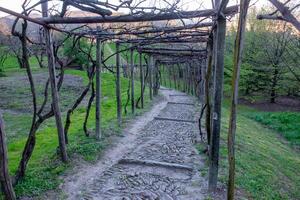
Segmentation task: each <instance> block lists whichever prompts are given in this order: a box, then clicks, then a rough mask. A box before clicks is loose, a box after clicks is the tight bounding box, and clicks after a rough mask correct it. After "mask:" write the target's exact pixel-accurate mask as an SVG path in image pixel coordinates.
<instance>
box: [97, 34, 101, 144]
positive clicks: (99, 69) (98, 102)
mask: <svg viewBox="0 0 300 200" xmlns="http://www.w3.org/2000/svg"><path fill="white" fill-rule="evenodd" d="M96 48H97V52H96V138H97V140H100V139H101V137H102V135H101V127H100V125H101V65H102V63H101V62H102V61H101V59H102V42H101V40H100V38H97V47H96Z"/></svg>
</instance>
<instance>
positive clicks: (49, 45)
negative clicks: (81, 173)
mask: <svg viewBox="0 0 300 200" xmlns="http://www.w3.org/2000/svg"><path fill="white" fill-rule="evenodd" d="M46 4H47V2H46V3H43V6H42V12H43V15H44V16H43V17H46V15H47V12H48V11H47V10H46V9H47V7H48V6H46ZM44 31H45V41H46V51H47V56H48V70H49V80H50V85H51V94H52V109H53V113H54V116H55V122H56V127H57V133H58V142H59V148H60V154H61V159H62V161H63V162H67V161H68V155H67V148H66V142H65V134H64V127H63V124H62V119H61V111H60V107H59V95H58V90H57V83H56V82H57V81H56V75H55V58H54V53H53V42H52V36H51V33H50V29H49V28H48V27H44Z"/></svg>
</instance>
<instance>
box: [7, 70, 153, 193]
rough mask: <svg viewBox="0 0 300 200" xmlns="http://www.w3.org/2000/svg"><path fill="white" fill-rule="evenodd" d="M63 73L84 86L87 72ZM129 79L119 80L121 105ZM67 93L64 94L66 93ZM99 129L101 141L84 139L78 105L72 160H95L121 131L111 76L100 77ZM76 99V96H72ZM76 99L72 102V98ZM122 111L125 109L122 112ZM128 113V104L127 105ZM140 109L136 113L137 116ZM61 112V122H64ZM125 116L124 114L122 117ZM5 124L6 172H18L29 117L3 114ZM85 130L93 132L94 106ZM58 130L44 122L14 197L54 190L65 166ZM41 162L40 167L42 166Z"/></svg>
mask: <svg viewBox="0 0 300 200" xmlns="http://www.w3.org/2000/svg"><path fill="white" fill-rule="evenodd" d="M66 74H71V75H75V76H81V77H82V78H83V79H82V81H83V84H84V85H85V84H86V83H87V78H86V73H85V72H83V71H76V70H67V71H66ZM128 83H129V80H128V79H125V78H122V79H121V85H122V104H123V106H124V104H125V102H126V98H127V93H126V91H127V86H128ZM139 87H140V84H139V82H136V90H135V94H136V98H137V97H138V96H139V95H140V89H139ZM65 92H67V91H65ZM102 93H103V94H102V95H103V96H102V105H101V109H102V114H103V115H102V116H101V120H102V125H101V126H102V130H103V134H104V139H103V140H102V141H100V142H99V141H97V140H95V139H94V138H93V136H91V137H86V136H85V135H84V132H83V129H82V123H83V120H84V117H85V106H80V107H79V108H78V109H77V110H76V111H75V112H74V114H73V115H72V118H71V120H72V122H73V123H72V124H71V127H70V130H69V140H70V144H69V145H68V153H69V156H70V157H71V159H73V160H74V159H78V158H79V157H80V158H82V159H85V160H87V161H90V162H93V161H96V160H97V158H98V157H99V155H101V151H102V150H103V149H104V148H105V147H107V146H108V145H109V144H110V142H111V141H110V137H109V136H111V135H120V134H121V133H120V129H119V127H118V126H117V125H116V124H117V123H116V97H115V77H114V75H113V74H109V73H103V74H102ZM147 94H148V90H146V92H145V101H146V102H145V105H147V106H146V109H147V108H149V106H150V100H149V98H148V96H149V95H147ZM74 98H75V97H74ZM74 100H75V99H74ZM123 110H124V109H123ZM128 110H129V111H130V105H129V106H128ZM141 112H143V111H142V110H137V114H136V115H139V114H140V113H141ZM65 114H66V113H63V119H65ZM123 115H124V114H123ZM132 117H133V115H131V114H127V115H126V116H125V115H124V120H128V119H130V118H132ZM4 119H5V122H6V133H7V135H8V137H9V144H8V152H9V155H8V156H9V170H10V172H11V173H12V174H14V172H15V171H16V169H17V166H18V163H19V160H20V158H21V153H22V150H23V147H24V144H25V142H26V134H27V133H28V130H29V127H30V119H31V115H30V114H29V113H28V114H26V113H24V114H20V113H18V114H15V113H9V112H5V113H4ZM88 127H89V129H90V130H91V131H92V132H93V130H94V129H95V107H94V105H93V107H92V109H91V114H90V118H89V121H88ZM57 146H58V143H57V131H56V128H55V124H54V120H53V119H50V120H49V121H47V122H46V123H45V124H44V125H43V126H42V127H41V128H40V129H39V131H38V132H37V142H36V147H35V150H34V153H33V155H32V158H31V160H30V162H29V165H28V170H27V174H26V177H25V179H24V180H22V181H21V182H20V184H18V185H17V186H16V188H15V189H16V193H17V196H19V197H20V196H24V195H27V196H35V195H40V194H41V193H42V192H45V191H47V190H51V189H57V187H58V185H59V183H60V182H61V180H59V179H58V177H59V175H61V174H62V173H63V172H64V171H65V170H66V169H67V168H70V167H71V166H69V165H68V164H63V163H61V162H60V161H59V158H58V156H57V153H56V152H57ZM41 163H43V164H41Z"/></svg>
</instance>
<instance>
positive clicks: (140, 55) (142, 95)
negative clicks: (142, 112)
mask: <svg viewBox="0 0 300 200" xmlns="http://www.w3.org/2000/svg"><path fill="white" fill-rule="evenodd" d="M142 58H143V57H142V53H139V61H140V63H139V64H140V79H141V107H142V108H144V85H145V78H144V66H143V60H142Z"/></svg>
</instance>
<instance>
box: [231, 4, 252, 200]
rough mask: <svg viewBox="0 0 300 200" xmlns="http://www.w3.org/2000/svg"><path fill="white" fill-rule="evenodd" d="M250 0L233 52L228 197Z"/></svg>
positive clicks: (245, 8)
mask: <svg viewBox="0 0 300 200" xmlns="http://www.w3.org/2000/svg"><path fill="white" fill-rule="evenodd" d="M249 2H250V0H241V3H240V5H241V9H240V16H239V23H238V30H237V34H236V38H235V45H234V53H233V56H234V57H233V75H232V94H231V109H230V111H231V113H230V119H229V129H228V163H229V177H228V190H227V199H228V200H233V199H234V182H235V180H234V177H235V148H234V143H235V133H236V118H237V114H236V109H237V108H236V107H237V104H238V91H239V78H240V68H241V63H242V52H243V45H244V37H245V27H246V16H247V11H248V7H249Z"/></svg>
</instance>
